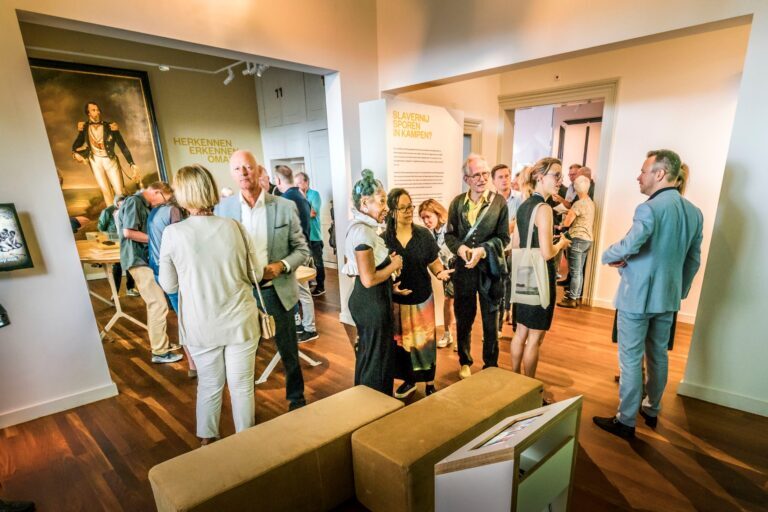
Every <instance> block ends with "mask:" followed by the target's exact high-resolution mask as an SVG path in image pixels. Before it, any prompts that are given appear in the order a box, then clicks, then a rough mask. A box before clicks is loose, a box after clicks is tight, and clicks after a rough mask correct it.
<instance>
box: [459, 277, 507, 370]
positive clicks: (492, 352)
mask: <svg viewBox="0 0 768 512" xmlns="http://www.w3.org/2000/svg"><path fill="white" fill-rule="evenodd" d="M479 285H480V270H479V269H478V268H473V269H466V268H463V267H461V266H460V267H458V268H457V269H456V272H454V274H453V287H454V294H455V298H454V300H453V313H454V315H456V340H457V343H458V348H459V364H461V365H462V366H464V365H468V366H472V354H471V348H472V339H471V338H472V324H473V323H474V322H475V316H476V315H477V297H478V296H479V295H480V290H479ZM499 302H500V301H490V300H486V299H485V298H484V297H482V296H480V317H481V318H482V321H483V368H488V367H489V366H498V365H499V340H498V325H499Z"/></svg>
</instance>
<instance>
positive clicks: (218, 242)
mask: <svg viewBox="0 0 768 512" xmlns="http://www.w3.org/2000/svg"><path fill="white" fill-rule="evenodd" d="M266 264H267V262H266V261H257V257H256V251H255V250H254V247H253V243H252V239H251V237H249V236H247V234H246V231H245V228H243V226H242V225H241V224H240V223H239V222H237V221H234V220H232V219H226V218H222V217H214V216H195V217H190V218H188V219H186V220H184V221H182V222H178V223H176V224H171V225H170V226H168V227H166V228H165V231H163V240H162V243H161V246H160V275H159V281H160V286H161V287H162V288H163V290H165V292H166V293H177V292H178V294H179V313H178V315H179V340H180V341H181V343H182V344H184V345H191V346H195V347H217V346H222V345H231V344H235V343H244V342H246V341H251V340H256V341H258V339H259V337H260V336H261V333H260V329H259V319H258V314H257V306H256V300H255V299H254V297H253V283H254V282H256V283H258V282H259V280H261V273H262V269H263V268H264V265H266Z"/></svg>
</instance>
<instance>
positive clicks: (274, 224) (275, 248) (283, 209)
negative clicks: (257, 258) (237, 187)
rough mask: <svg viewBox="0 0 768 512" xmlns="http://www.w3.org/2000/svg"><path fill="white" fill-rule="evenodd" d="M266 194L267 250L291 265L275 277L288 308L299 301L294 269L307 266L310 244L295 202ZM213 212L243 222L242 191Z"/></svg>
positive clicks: (282, 301) (276, 285)
mask: <svg viewBox="0 0 768 512" xmlns="http://www.w3.org/2000/svg"><path fill="white" fill-rule="evenodd" d="M262 194H266V196H264V205H265V207H266V209H267V253H268V257H269V261H270V262H272V261H280V260H285V262H286V263H288V266H289V267H291V269H290V272H288V273H286V274H280V275H279V276H278V277H276V278H275V279H273V280H272V285H273V286H274V287H275V291H276V292H277V295H278V297H280V302H281V303H282V304H283V307H284V308H285V309H286V311H287V310H289V309H291V308H293V306H295V305H296V302H298V300H299V299H298V296H299V295H298V293H299V291H298V285H297V282H296V275H295V274H294V272H295V271H296V269H297V268H298V267H299V266H300V265H304V264H305V263H306V262H307V260H308V259H309V245H307V240H306V238H304V233H302V231H301V222H299V213H298V211H297V209H296V205H295V204H294V202H293V201H288V200H287V199H283V198H281V197H276V196H273V195H272V194H267V193H266V192H262ZM214 213H215V214H216V215H219V216H221V217H229V218H230V219H235V220H236V221H242V210H241V205H240V194H239V193H237V194H235V195H233V196H230V197H227V198H225V199H223V200H222V201H221V202H220V203H219V204H218V205H216V208H215V209H214Z"/></svg>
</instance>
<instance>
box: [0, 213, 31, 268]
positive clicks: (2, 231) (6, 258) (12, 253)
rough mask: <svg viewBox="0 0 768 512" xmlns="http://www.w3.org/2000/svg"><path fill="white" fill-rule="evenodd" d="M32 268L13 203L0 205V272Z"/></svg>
mask: <svg viewBox="0 0 768 512" xmlns="http://www.w3.org/2000/svg"><path fill="white" fill-rule="evenodd" d="M30 267H32V257H31V256H30V254H29V247H28V246H27V240H26V239H25V238H24V232H23V231H22V230H21V223H19V216H18V214H17V213H16V207H15V206H14V205H13V203H4V204H0V272H2V271H6V270H18V269H21V268H30Z"/></svg>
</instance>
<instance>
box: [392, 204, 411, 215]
mask: <svg viewBox="0 0 768 512" xmlns="http://www.w3.org/2000/svg"><path fill="white" fill-rule="evenodd" d="M395 210H397V211H399V212H403V213H408V212H412V211H413V205H412V204H409V205H408V206H401V207H400V208H395Z"/></svg>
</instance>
